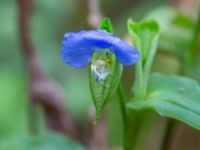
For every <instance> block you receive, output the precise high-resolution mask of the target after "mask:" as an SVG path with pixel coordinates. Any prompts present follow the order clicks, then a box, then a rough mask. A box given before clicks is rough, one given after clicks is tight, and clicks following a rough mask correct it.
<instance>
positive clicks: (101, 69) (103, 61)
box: [91, 49, 115, 82]
mask: <svg viewBox="0 0 200 150" xmlns="http://www.w3.org/2000/svg"><path fill="white" fill-rule="evenodd" d="M114 61H115V55H114V54H113V52H111V51H110V50H107V49H106V50H102V51H98V52H95V53H94V54H93V57H92V63H91V71H92V74H93V76H94V77H95V78H96V81H97V82H98V81H101V80H105V79H106V78H107V76H108V75H110V74H111V73H112V71H113V67H114V64H115V63H114Z"/></svg>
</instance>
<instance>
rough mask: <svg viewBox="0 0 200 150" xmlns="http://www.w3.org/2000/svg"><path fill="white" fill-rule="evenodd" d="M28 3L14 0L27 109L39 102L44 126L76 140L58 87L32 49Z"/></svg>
mask: <svg viewBox="0 0 200 150" xmlns="http://www.w3.org/2000/svg"><path fill="white" fill-rule="evenodd" d="M32 3H33V1H32V0H18V6H19V29H20V33H19V35H20V40H21V46H22V50H23V51H22V53H23V55H24V59H25V64H26V67H27V72H28V76H29V79H30V83H29V95H30V99H31V104H32V105H31V108H34V106H35V105H34V104H39V105H41V106H42V108H43V110H44V113H45V116H46V122H47V126H48V127H49V128H50V129H52V130H55V131H59V132H61V133H63V134H68V135H71V136H72V137H74V138H76V139H78V138H79V134H78V131H77V128H76V124H75V122H74V121H73V120H72V118H71V117H70V115H69V113H68V112H67V111H66V110H65V107H64V105H63V104H64V100H63V96H62V94H61V92H60V89H59V88H58V86H57V85H56V84H55V83H54V82H53V81H51V80H49V79H48V77H47V75H46V73H45V72H44V70H43V69H42V67H41V65H40V63H39V60H38V57H37V55H36V53H35V50H34V48H33V44H32V42H31V36H30V33H29V20H30V16H31V13H32V10H33V4H32Z"/></svg>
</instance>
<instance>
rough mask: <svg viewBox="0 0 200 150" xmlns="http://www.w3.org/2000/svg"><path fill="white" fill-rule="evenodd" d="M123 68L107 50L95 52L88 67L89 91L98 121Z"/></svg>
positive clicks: (114, 89)
mask: <svg viewBox="0 0 200 150" xmlns="http://www.w3.org/2000/svg"><path fill="white" fill-rule="evenodd" d="M122 70H123V66H122V65H121V64H120V63H119V62H118V61H117V59H116V56H115V54H114V53H113V52H112V51H110V50H108V49H105V50H102V51H98V52H95V53H94V54H93V56H92V62H91V67H90V90H91V93H92V98H93V102H94V104H95V108H96V120H98V119H99V117H100V113H101V112H102V110H103V108H104V106H105V104H106V103H107V102H108V101H109V100H110V99H111V98H112V96H113V94H114V93H115V92H116V90H117V87H118V86H119V82H120V78H121V75H122Z"/></svg>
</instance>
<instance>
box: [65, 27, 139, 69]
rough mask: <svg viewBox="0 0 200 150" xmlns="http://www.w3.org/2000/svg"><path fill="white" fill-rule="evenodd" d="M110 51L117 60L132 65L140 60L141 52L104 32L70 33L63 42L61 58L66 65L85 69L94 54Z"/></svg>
mask: <svg viewBox="0 0 200 150" xmlns="http://www.w3.org/2000/svg"><path fill="white" fill-rule="evenodd" d="M102 49H110V50H111V51H113V52H114V53H115V55H116V57H117V60H118V61H119V62H120V63H121V64H124V65H132V64H134V63H136V62H137V61H138V60H139V57H140V55H139V52H138V51H137V50H135V49H134V48H133V47H131V46H130V45H128V44H127V43H125V42H124V41H123V40H121V39H120V38H118V37H117V36H115V35H113V34H110V33H107V32H106V31H104V30H90V31H80V32H75V33H73V32H68V33H66V34H65V35H64V38H63V41H62V49H61V56H62V58H63V60H64V62H65V63H66V64H69V65H71V66H73V67H84V66H86V65H88V64H89V63H90V61H91V57H92V54H93V52H95V51H100V50H102Z"/></svg>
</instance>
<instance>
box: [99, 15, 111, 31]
mask: <svg viewBox="0 0 200 150" xmlns="http://www.w3.org/2000/svg"><path fill="white" fill-rule="evenodd" d="M99 29H100V30H106V31H107V32H108V33H112V34H113V33H114V31H113V27H112V23H111V21H110V19H109V18H104V19H103V20H102V21H101V24H100V25H99Z"/></svg>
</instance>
